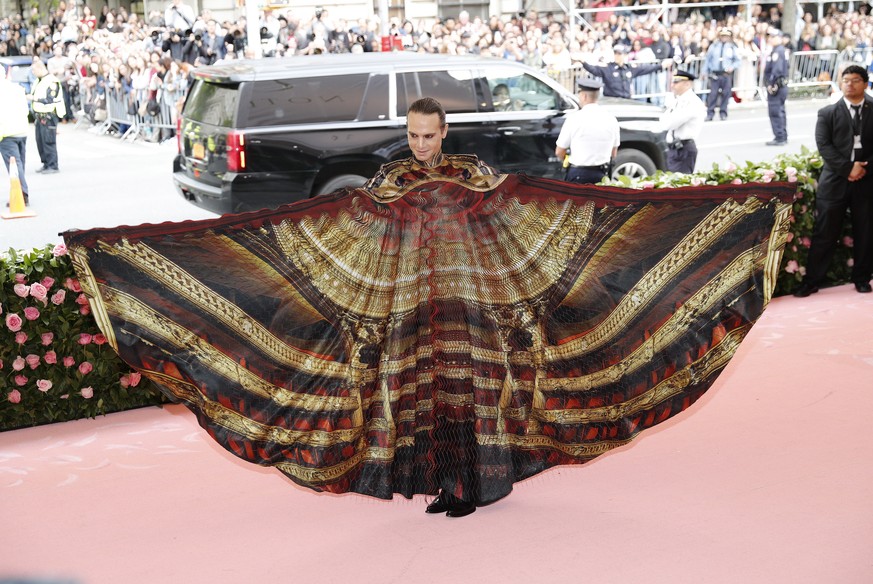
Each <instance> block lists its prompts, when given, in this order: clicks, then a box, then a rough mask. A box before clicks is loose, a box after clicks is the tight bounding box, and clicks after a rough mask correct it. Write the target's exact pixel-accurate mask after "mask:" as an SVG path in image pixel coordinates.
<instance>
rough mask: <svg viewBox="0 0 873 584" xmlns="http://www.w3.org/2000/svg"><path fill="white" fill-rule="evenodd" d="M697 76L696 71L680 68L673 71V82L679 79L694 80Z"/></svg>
mask: <svg viewBox="0 0 873 584" xmlns="http://www.w3.org/2000/svg"><path fill="white" fill-rule="evenodd" d="M695 79H697V77H695V76H694V73H691V72H689V71H683V70H681V69H680V70H679V71H676V72H675V73H673V82H674V83H675V82H677V81H694V80H695Z"/></svg>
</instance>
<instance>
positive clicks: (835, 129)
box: [815, 95, 873, 199]
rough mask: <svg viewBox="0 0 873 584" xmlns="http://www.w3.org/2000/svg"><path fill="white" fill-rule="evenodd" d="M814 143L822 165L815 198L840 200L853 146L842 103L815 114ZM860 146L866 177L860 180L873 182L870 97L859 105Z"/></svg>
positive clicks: (849, 117) (848, 117)
mask: <svg viewBox="0 0 873 584" xmlns="http://www.w3.org/2000/svg"><path fill="white" fill-rule="evenodd" d="M815 143H816V146H817V147H818V151H819V154H821V157H822V160H823V161H824V168H822V171H821V177H820V178H819V181H818V191H817V193H816V196H818V197H821V198H823V199H839V198H841V197H842V196H843V195H844V194H845V192H846V187H847V186H848V185H849V180H848V178H849V173H850V172H851V171H852V149H853V145H854V133H853V132H852V114H851V112H850V111H849V108H848V107H846V103H845V101H844V100H842V99H840V101H838V102H836V103H833V104H831V105H828V106H825V107H823V108H821V109H820V110H819V111H818V121H817V122H816V124H815ZM861 146H862V150H861V159H862V160H864V161H866V162H867V174H866V175H865V176H864V178H863V179H861V180H863V181H865V182H866V181H871V182H873V98H871V97H870V96H869V95H865V96H864V103H863V104H862V105H861Z"/></svg>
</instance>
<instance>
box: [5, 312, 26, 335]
mask: <svg viewBox="0 0 873 584" xmlns="http://www.w3.org/2000/svg"><path fill="white" fill-rule="evenodd" d="M23 322H24V321H22V320H21V317H20V316H18V315H17V314H15V313H14V312H10V313H9V314H7V315H6V328H8V329H9V330H10V331H12V332H13V333H17V332H18V331H20V330H21V324H22V323H23Z"/></svg>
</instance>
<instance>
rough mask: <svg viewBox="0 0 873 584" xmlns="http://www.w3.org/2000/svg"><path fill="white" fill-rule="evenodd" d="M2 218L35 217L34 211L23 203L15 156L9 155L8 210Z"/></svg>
mask: <svg viewBox="0 0 873 584" xmlns="http://www.w3.org/2000/svg"><path fill="white" fill-rule="evenodd" d="M0 217H3V218H4V219H20V218H22V217H36V213H34V212H33V211H31V210H30V209H28V208H27V206H26V205H25V204H24V193H22V192H21V178H19V176H18V165H17V164H16V163H15V157H14V156H10V157H9V210H8V211H7V212H5V213H3V215H0Z"/></svg>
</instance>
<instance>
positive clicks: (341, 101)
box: [240, 73, 370, 126]
mask: <svg viewBox="0 0 873 584" xmlns="http://www.w3.org/2000/svg"><path fill="white" fill-rule="evenodd" d="M369 79H370V74H369V73H361V74H357V75H331V76H325V77H303V78H300V79H275V80H270V81H255V82H254V86H253V87H252V90H251V92H250V93H249V95H250V96H251V97H250V100H249V104H248V107H247V108H244V109H246V110H247V114H248V119H247V120H245V121H243V120H240V125H241V126H282V125H286V124H314V123H322V122H346V121H354V120H357V119H358V112H359V111H360V110H361V100H362V99H363V96H364V93H365V91H366V90H367V82H368V80H369Z"/></svg>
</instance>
